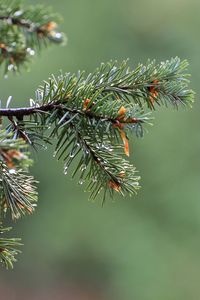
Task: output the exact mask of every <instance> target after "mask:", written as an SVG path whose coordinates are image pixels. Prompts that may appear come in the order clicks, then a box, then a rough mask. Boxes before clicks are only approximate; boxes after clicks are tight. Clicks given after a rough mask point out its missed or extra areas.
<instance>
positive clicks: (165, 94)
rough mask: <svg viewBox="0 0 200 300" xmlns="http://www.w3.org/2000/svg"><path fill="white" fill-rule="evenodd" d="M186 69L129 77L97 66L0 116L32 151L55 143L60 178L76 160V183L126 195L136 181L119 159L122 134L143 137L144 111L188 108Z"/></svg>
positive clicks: (114, 67) (124, 141)
mask: <svg viewBox="0 0 200 300" xmlns="http://www.w3.org/2000/svg"><path fill="white" fill-rule="evenodd" d="M186 67H187V62H186V61H183V62H181V61H180V59H179V58H174V59H171V60H170V61H166V62H164V63H161V64H156V63H155V62H154V61H153V62H149V64H147V66H144V65H141V64H140V65H139V66H138V67H136V69H134V70H132V71H131V70H130V69H129V68H128V67H127V63H126V62H123V63H122V64H117V63H116V62H115V63H107V64H102V65H101V67H100V68H99V69H97V70H96V71H95V72H94V73H93V74H90V75H89V76H86V77H85V76H84V73H81V72H79V73H78V75H75V74H72V75H71V74H69V73H67V74H64V75H63V74H61V75H60V76H58V77H57V78H56V77H55V76H52V77H51V78H50V79H49V80H48V81H45V82H44V85H43V86H41V87H39V88H38V90H37V91H36V93H35V95H36V97H35V100H33V99H31V100H30V106H29V107H25V108H10V107H7V108H0V116H1V117H8V119H9V120H10V125H9V126H8V127H7V132H10V133H11V134H13V136H14V137H15V138H22V139H23V140H24V141H25V142H26V143H29V144H30V145H32V146H34V147H36V146H37V145H38V144H39V145H41V144H43V143H46V142H51V139H53V138H54V139H56V140H57V145H56V149H55V154H54V155H55V156H57V157H58V159H61V158H62V159H63V160H64V173H67V169H68V168H69V166H70V165H71V163H72V162H73V161H74V159H75V158H77V157H79V163H78V169H79V170H80V182H83V181H86V182H87V183H88V187H92V188H89V189H90V190H92V191H97V190H98V191H99V190H102V189H103V190H104V192H105V193H104V194H106V192H107V190H109V191H110V192H111V193H113V190H115V191H118V192H122V193H124V192H125V191H128V193H132V192H135V191H136V190H137V189H138V187H139V183H138V179H139V177H138V176H135V168H134V167H133V166H131V165H129V164H128V162H127V161H126V160H123V159H122V155H123V153H122V150H124V154H125V155H126V156H129V143H128V132H130V131H135V133H136V135H137V136H141V135H143V126H144V124H146V123H149V120H150V115H149V114H147V113H146V108H145V106H147V107H148V108H149V109H151V110H152V109H155V107H156V104H158V105H161V104H168V103H169V104H172V105H173V106H175V107H177V106H178V105H180V104H183V105H189V106H190V105H191V103H192V102H193V98H194V93H193V91H192V90H190V89H188V80H187V75H186V74H185V68H186ZM9 101H10V99H9ZM7 106H8V105H7ZM47 129H51V134H50V136H48V135H47V134H46V133H47ZM105 145H106V146H105ZM78 169H76V170H77V171H78ZM114 170H115V171H114ZM131 170H132V172H131ZM75 173H76V172H75ZM122 173H123V177H122V176H121V175H119V174H122ZM112 174H115V175H112ZM96 177H97V178H98V180H97V181H96V180H95V178H96ZM91 182H93V184H91ZM131 187H132V188H131ZM91 195H92V198H93V195H94V193H93V192H92V193H91ZM96 195H97V193H95V196H96Z"/></svg>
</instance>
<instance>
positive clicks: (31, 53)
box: [26, 48, 35, 56]
mask: <svg viewBox="0 0 200 300" xmlns="http://www.w3.org/2000/svg"><path fill="white" fill-rule="evenodd" d="M26 52H27V53H28V54H29V55H31V56H33V55H35V51H34V50H33V49H32V48H27V49H26Z"/></svg>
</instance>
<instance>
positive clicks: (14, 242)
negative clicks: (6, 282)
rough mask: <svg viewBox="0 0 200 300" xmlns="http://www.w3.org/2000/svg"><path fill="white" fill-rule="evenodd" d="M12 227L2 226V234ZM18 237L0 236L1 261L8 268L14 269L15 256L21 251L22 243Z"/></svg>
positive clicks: (0, 232)
mask: <svg viewBox="0 0 200 300" xmlns="http://www.w3.org/2000/svg"><path fill="white" fill-rule="evenodd" d="M10 230H11V228H10V227H9V228H3V227H2V226H0V234H2V233H5V232H8V231H10ZM20 241H21V239H18V238H0V262H1V263H2V264H3V265H4V266H5V267H6V268H7V269H12V268H13V263H14V262H16V258H15V256H16V255H17V254H19V253H20V252H21V251H20V250H18V247H19V246H21V245H22V244H21V243H20Z"/></svg>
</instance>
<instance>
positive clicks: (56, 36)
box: [54, 32, 62, 39]
mask: <svg viewBox="0 0 200 300" xmlns="http://www.w3.org/2000/svg"><path fill="white" fill-rule="evenodd" d="M54 37H55V38H56V39H61V38H62V33H60V32H56V33H55V35H54Z"/></svg>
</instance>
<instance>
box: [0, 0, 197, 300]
mask: <svg viewBox="0 0 200 300" xmlns="http://www.w3.org/2000/svg"><path fill="white" fill-rule="evenodd" d="M26 2H27V3H32V4H35V3H44V4H46V5H52V6H53V8H54V9H55V10H56V11H58V12H60V13H61V14H62V16H63V18H64V22H63V24H62V26H61V27H62V30H63V31H65V32H66V33H67V36H68V44H67V46H66V47H51V48H49V49H48V50H44V51H43V52H42V54H41V55H39V56H38V57H37V58H35V60H34V62H33V64H32V65H31V66H30V67H31V71H30V72H28V73H27V72H26V71H24V72H23V73H22V74H21V76H16V77H15V76H11V75H10V76H9V78H8V79H7V80H4V79H3V78H2V79H1V81H0V84H1V98H2V99H4V100H5V99H6V97H8V96H9V95H14V98H15V101H16V102H15V105H16V106H17V105H22V104H25V102H26V99H28V98H30V97H34V90H35V89H36V88H37V86H38V85H39V84H40V83H41V82H42V80H43V79H47V78H48V76H49V75H50V74H51V73H54V74H58V72H59V70H60V69H62V70H63V71H71V72H76V71H77V70H78V69H81V70H82V69H84V70H86V71H87V72H90V71H93V69H94V68H96V66H98V65H99V63H100V62H102V61H107V60H110V59H118V60H122V59H125V58H127V57H129V58H130V65H131V66H132V67H133V66H136V65H137V63H138V62H144V63H145V62H146V61H147V59H148V58H150V59H153V58H156V60H157V61H160V60H166V59H168V58H170V57H174V56H179V57H180V58H182V59H185V58H187V59H188V60H189V63H190V67H189V72H190V73H191V74H192V83H191V86H192V88H193V89H194V90H195V91H196V93H197V95H196V103H195V104H194V107H193V109H192V110H190V109H187V110H184V109H180V110H179V111H174V110H173V109H172V108H168V109H159V111H157V112H155V113H154V117H155V120H154V122H153V123H154V126H153V127H149V128H148V133H147V134H146V135H145V137H144V139H136V138H135V137H133V138H132V141H131V152H132V156H131V161H132V162H133V163H134V164H135V165H136V167H137V169H138V170H139V171H140V175H141V176H142V181H141V184H142V189H141V190H140V191H139V194H138V196H137V197H133V198H128V197H127V198H126V199H121V198H119V197H117V198H116V201H115V202H114V203H113V202H111V201H110V200H109V199H108V201H107V203H106V205H105V206H104V208H102V207H101V204H100V201H99V202H98V201H97V202H96V203H90V202H88V201H87V199H88V195H87V194H86V193H83V189H82V187H80V186H79V185H78V184H77V182H75V181H72V180H71V179H70V178H69V177H67V176H64V175H63V170H62V164H61V163H60V162H59V163H58V162H56V161H55V160H53V159H52V152H53V149H49V150H48V151H41V152H40V153H38V155H35V154H34V157H35V165H34V168H33V170H32V171H33V173H34V175H35V176H36V178H37V179H39V181H40V184H39V196H40V197H39V198H40V200H39V203H38V209H37V211H36V213H35V214H34V215H33V216H31V217H27V218H24V219H22V220H20V221H18V222H17V223H16V224H14V227H15V229H14V233H15V235H17V236H21V237H22V238H23V242H24V244H25V246H24V247H23V254H21V255H20V256H19V257H18V260H19V261H18V263H17V264H16V265H15V268H14V270H13V271H6V270H3V269H1V270H0V291H1V296H0V299H2V300H4V299H6V300H7V299H9V300H18V299H20V300H21V299H31V300H32V299H37V300H38V299H56V300H63V299H70V300H72V299H73V300H83V299H84V300H86V299H87V300H89V299H92V300H97V299H98V300H99V299H103V300H105V299H106V300H107V299H109V300H112V299H113V300H122V299H123V300H133V299H137V300H155V299H162V300H174V299H176V300H179V299H180V300H188V299H190V300H192V299H195V300H196V299H200V284H199V282H200V122H199V115H200V114H199V109H200V105H199V101H198V98H199V92H200V88H199V81H200V75H199V68H200V59H199V53H200V33H199V27H200V17H199V11H200V2H199V1H198V0H168V1H163V0H123V1H118V0H101V1H95V0H67V1H66V0H57V1H53V0H51V1H50V0H46V1H45V0H43V1H25V3H26ZM4 103H5V102H4Z"/></svg>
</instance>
